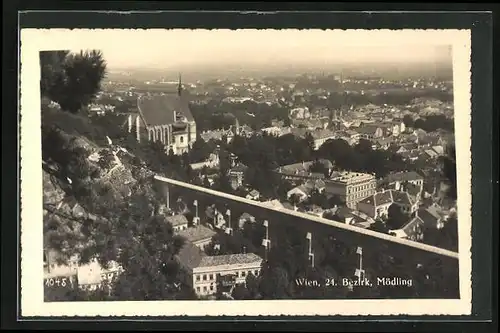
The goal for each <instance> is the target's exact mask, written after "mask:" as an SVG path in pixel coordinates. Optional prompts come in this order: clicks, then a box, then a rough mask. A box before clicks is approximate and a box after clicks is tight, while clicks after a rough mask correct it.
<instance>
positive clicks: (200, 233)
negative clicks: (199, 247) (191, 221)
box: [179, 225, 215, 243]
mask: <svg viewBox="0 0 500 333" xmlns="http://www.w3.org/2000/svg"><path fill="white" fill-rule="evenodd" d="M214 235H215V231H213V230H212V229H210V228H207V227H205V226H203V225H197V226H195V227H191V228H187V229H185V230H182V231H180V232H179V236H182V237H184V238H186V239H187V240H188V241H190V242H193V243H195V242H197V241H200V240H205V239H208V238H212V237H213V236H214Z"/></svg>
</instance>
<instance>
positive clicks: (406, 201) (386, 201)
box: [357, 189, 419, 219]
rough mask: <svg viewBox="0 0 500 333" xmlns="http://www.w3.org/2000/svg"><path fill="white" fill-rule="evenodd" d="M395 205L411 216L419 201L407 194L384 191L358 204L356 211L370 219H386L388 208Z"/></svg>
mask: <svg viewBox="0 0 500 333" xmlns="http://www.w3.org/2000/svg"><path fill="white" fill-rule="evenodd" d="M392 204H397V205H399V206H400V207H401V210H402V211H403V212H404V213H407V214H413V213H414V212H415V211H416V210H417V209H418V204H419V200H418V198H415V197H413V196H411V195H410V194H408V192H403V191H396V190H385V189H383V190H382V191H380V192H377V193H375V194H373V195H371V196H369V197H367V198H365V199H363V200H362V201H360V202H358V205H357V206H358V210H359V211H360V212H363V213H365V214H366V215H368V216H370V217H371V218H374V219H377V218H383V219H385V218H387V216H388V212H389V207H390V206H391V205H392Z"/></svg>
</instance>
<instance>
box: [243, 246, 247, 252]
mask: <svg viewBox="0 0 500 333" xmlns="http://www.w3.org/2000/svg"><path fill="white" fill-rule="evenodd" d="M246 253H247V247H246V246H243V254H246Z"/></svg>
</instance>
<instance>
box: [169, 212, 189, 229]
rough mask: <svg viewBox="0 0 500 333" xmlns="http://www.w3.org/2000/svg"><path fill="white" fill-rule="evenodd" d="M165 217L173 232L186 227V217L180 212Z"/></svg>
mask: <svg viewBox="0 0 500 333" xmlns="http://www.w3.org/2000/svg"><path fill="white" fill-rule="evenodd" d="M165 219H166V220H167V222H168V223H170V224H171V225H172V228H173V229H174V232H178V231H181V230H185V229H187V228H188V224H189V222H188V219H187V218H186V217H185V216H184V215H182V214H178V215H173V216H167V217H166V218H165Z"/></svg>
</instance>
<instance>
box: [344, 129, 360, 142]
mask: <svg viewBox="0 0 500 333" xmlns="http://www.w3.org/2000/svg"><path fill="white" fill-rule="evenodd" d="M344 133H345V136H344V137H342V139H344V140H345V141H347V143H348V144H349V145H351V146H353V145H357V144H358V143H359V139H360V138H361V136H360V135H359V133H358V132H356V131H353V130H346V131H345V132H344Z"/></svg>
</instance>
